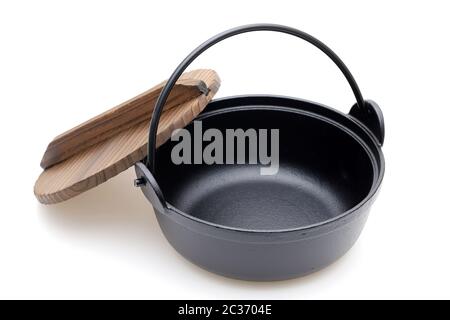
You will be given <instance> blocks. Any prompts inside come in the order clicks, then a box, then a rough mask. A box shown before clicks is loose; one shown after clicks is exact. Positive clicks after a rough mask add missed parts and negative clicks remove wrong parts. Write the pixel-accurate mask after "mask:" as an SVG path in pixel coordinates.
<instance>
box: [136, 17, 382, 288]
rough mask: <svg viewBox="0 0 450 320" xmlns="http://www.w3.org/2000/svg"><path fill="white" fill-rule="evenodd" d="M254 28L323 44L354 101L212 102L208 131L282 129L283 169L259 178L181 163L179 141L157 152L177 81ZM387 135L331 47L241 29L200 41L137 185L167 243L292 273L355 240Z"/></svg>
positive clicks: (329, 258)
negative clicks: (338, 106) (335, 104)
mask: <svg viewBox="0 0 450 320" xmlns="http://www.w3.org/2000/svg"><path fill="white" fill-rule="evenodd" d="M250 31H276V32H282V33H287V34H291V35H293V36H296V37H298V38H301V39H304V40H306V41H308V42H310V43H311V44H313V45H314V46H316V47H317V48H319V49H320V50H321V51H323V52H324V53H325V54H326V55H328V57H330V58H331V59H332V60H333V61H334V62H335V64H336V65H337V66H338V67H339V69H340V70H341V71H342V72H343V74H344V76H345V77H346V79H347V80H348V82H349V84H350V86H351V88H352V90H353V92H354V94H355V97H356V100H357V102H356V104H355V105H354V106H353V107H352V108H351V110H350V113H349V114H344V113H341V112H339V111H336V110H334V109H331V108H328V107H326V106H324V105H321V104H317V103H314V102H309V101H305V100H300V99H293V98H287V97H279V96H267V95H261V96H239V97H227V98H223V99H219V100H215V101H213V102H211V103H210V104H209V105H208V106H207V108H206V109H205V111H203V112H202V113H201V114H200V115H199V116H198V117H197V119H196V120H197V121H202V125H203V128H204V129H207V128H216V129H219V130H220V131H221V132H223V131H224V130H225V129H230V128H231V129H233V128H242V129H247V128H254V129H262V128H263V129H271V128H278V129H279V146H280V154H279V159H280V164H279V171H278V173H277V174H276V175H271V176H262V175H260V172H259V167H260V166H259V165H248V164H247V165H242V164H241V165H237V164H236V165H219V164H215V165H207V164H200V165H194V164H191V165H188V164H181V165H175V164H174V163H173V162H172V161H171V157H170V155H171V150H172V147H173V145H174V142H170V141H169V142H167V143H165V144H164V145H163V146H161V147H160V148H159V149H158V150H157V151H156V148H155V142H156V132H157V127H158V121H159V118H160V116H161V111H162V109H163V106H164V104H165V102H166V99H167V97H168V95H169V93H170V91H171V89H172V87H173V86H174V84H175V82H176V81H177V79H178V78H179V77H180V75H181V74H182V73H183V71H184V70H185V69H186V68H187V67H188V65H189V64H190V63H191V62H192V61H193V60H194V59H195V58H196V57H198V56H199V55H200V54H201V53H202V52H203V51H205V50H206V49H208V48H209V47H211V46H212V45H214V44H216V43H217V42H219V41H221V40H224V39H226V38H228V37H231V36H234V35H237V34H240V33H245V32H250ZM187 130H189V131H191V132H192V131H193V125H192V124H191V125H189V126H188V127H187ZM383 139H384V123H383V116H382V113H381V110H380V109H379V107H378V106H377V105H376V104H375V103H374V102H373V101H365V100H364V99H363V97H362V95H361V93H360V90H359V88H358V86H357V84H356V82H355V80H354V78H353V76H352V75H351V73H350V71H349V70H348V69H347V67H346V66H345V65H344V63H343V62H342V61H341V60H340V59H339V58H338V57H337V56H336V54H335V53H334V52H333V51H331V50H330V49H329V48H328V47H327V46H326V45H325V44H323V43H322V42H320V41H319V40H317V39H315V38H313V37H312V36H310V35H308V34H306V33H304V32H302V31H299V30H296V29H293V28H289V27H285V26H280V25H269V24H256V25H248V26H242V27H238V28H235V29H231V30H229V31H226V32H224V33H222V34H219V35H217V36H215V37H213V38H211V39H210V40H208V41H206V42H205V43H203V44H202V45H200V46H199V47H198V48H197V49H195V50H194V51H193V52H192V53H191V54H190V55H189V56H188V57H187V58H186V59H185V60H184V61H183V62H182V63H181V64H180V65H179V66H178V68H177V69H176V70H175V72H174V73H173V74H172V76H171V77H170V78H169V80H168V82H167V84H166V85H165V87H164V89H163V90H162V92H161V95H160V97H159V99H158V101H157V103H156V106H155V110H154V112H153V117H152V120H151V125H150V132H149V143H148V154H149V157H148V158H147V161H146V162H140V163H138V164H137V165H136V173H137V177H138V179H137V180H136V181H137V184H138V185H139V186H140V187H141V188H142V191H143V192H144V194H145V196H146V197H147V199H148V200H149V201H150V202H151V204H152V205H153V208H154V211H155V213H156V216H157V218H158V221H159V224H160V226H161V229H162V231H163V232H164V234H165V236H166V237H167V239H168V240H169V242H170V243H171V244H172V246H173V247H174V248H175V249H176V250H177V251H178V252H179V253H181V254H182V255H183V256H184V257H186V258H187V259H189V260H190V261H192V262H193V263H195V264H197V265H199V266H201V267H203V268H205V269H207V270H210V271H212V272H215V273H218V274H222V275H225V276H229V277H233V278H239V279H247V280H281V279H288V278H293V277H298V276H302V275H305V274H308V273H311V272H314V271H316V270H319V269H321V268H323V267H325V266H327V265H329V264H330V263H332V262H333V261H335V260H336V259H338V258H339V257H341V256H342V255H343V254H344V253H345V252H346V251H347V250H349V249H350V248H351V246H352V245H353V243H354V242H355V241H356V240H357V238H358V236H359V234H360V232H361V230H362V228H363V226H364V224H365V222H366V219H367V216H368V213H369V209H370V207H371V205H372V203H373V201H374V199H375V196H376V194H377V192H378V190H379V187H380V184H381V181H382V178H383V174H384V159H383V154H382V151H381V146H382V144H383ZM155 159H158V162H156V161H155Z"/></svg>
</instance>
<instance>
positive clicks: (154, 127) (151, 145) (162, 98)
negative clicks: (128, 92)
mask: <svg viewBox="0 0 450 320" xmlns="http://www.w3.org/2000/svg"><path fill="white" fill-rule="evenodd" d="M253 31H275V32H281V33H286V34H290V35H293V36H295V37H298V38H300V39H303V40H305V41H307V42H309V43H311V44H312V45H314V46H315V47H317V48H319V49H320V50H321V51H322V52H323V53H325V54H326V55H327V56H328V57H329V58H330V59H331V60H333V62H334V63H335V64H336V65H337V66H338V68H339V69H340V70H341V72H342V73H343V74H344V76H345V78H346V79H347V81H348V83H349V84H350V87H351V88H352V90H353V94H354V95H355V98H356V107H357V108H358V109H359V111H360V112H364V111H366V110H365V109H366V105H365V103H364V99H363V97H362V94H361V91H360V90H359V87H358V85H357V84H356V81H355V79H354V78H353V76H352V74H351V73H350V70H348V68H347V66H346V65H345V64H344V62H342V60H341V59H340V58H339V57H338V56H337V55H336V54H335V53H334V52H333V51H332V50H331V49H330V48H328V46H326V45H325V44H324V43H322V42H321V41H319V40H318V39H316V38H314V37H313V36H311V35H309V34H307V33H305V32H303V31H300V30H297V29H294V28H291V27H286V26H283V25H277V24H250V25H245V26H240V27H237V28H233V29H230V30H227V31H225V32H222V33H219V34H218V35H216V36H214V37H212V38H211V39H209V40H207V41H205V42H204V43H202V44H201V45H200V46H198V47H197V48H196V49H195V50H194V51H192V52H191V53H190V54H189V55H188V56H187V57H186V58H185V59H184V60H183V61H182V62H181V63H180V65H179V66H178V67H177V68H176V69H175V71H174V72H173V73H172V75H171V76H170V78H169V80H167V83H166V85H165V86H164V88H163V89H162V91H161V93H160V95H159V97H158V100H157V101H156V105H155V108H154V110H153V115H152V119H151V121H150V129H149V132H148V145H147V164H146V165H147V168H148V169H149V170H150V172H151V173H152V174H154V173H155V154H156V134H157V131H158V124H159V119H160V118H161V113H162V110H163V107H164V105H165V103H166V100H167V98H168V96H169V94H170V91H171V90H172V88H173V87H174V85H175V83H176V82H177V80H178V78H179V77H180V76H181V75H182V74H183V72H184V70H186V68H187V67H188V66H189V65H190V64H191V63H192V62H193V61H194V60H195V59H196V58H197V57H198V56H199V55H200V54H202V53H203V52H204V51H206V50H207V49H208V48H210V47H212V46H213V45H215V44H216V43H218V42H220V41H222V40H225V39H227V38H230V37H233V36H235V35H238V34H241V33H247V32H253Z"/></svg>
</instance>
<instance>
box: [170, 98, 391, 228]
mask: <svg viewBox="0 0 450 320" xmlns="http://www.w3.org/2000/svg"><path fill="white" fill-rule="evenodd" d="M232 100H234V102H239V101H240V100H242V101H243V100H254V101H255V102H253V103H249V104H247V103H248V102H246V103H245V104H242V103H241V104H236V105H234V106H226V107H223V106H222V107H220V104H221V103H229V102H230V101H232ZM263 100H266V101H268V100H271V101H277V102H285V103H287V102H289V103H296V105H297V104H298V105H297V107H295V108H294V107H289V106H281V105H275V104H273V103H269V104H261V101H263ZM307 105H309V106H313V109H312V110H307V111H306V110H304V109H303V108H304V107H305V106H307ZM302 107H303V108H302ZM249 109H259V110H262V109H265V110H274V111H275V110H277V111H286V112H293V113H298V114H302V115H305V116H309V117H314V118H316V119H318V120H321V121H324V122H326V123H327V124H328V125H332V126H334V127H336V128H337V129H339V130H342V131H344V132H345V133H346V134H348V135H350V136H351V138H353V139H354V140H356V141H357V142H358V143H359V144H360V145H361V147H362V148H363V149H364V150H365V151H366V153H367V155H368V157H369V159H370V162H371V164H372V168H373V181H372V186H371V189H370V191H369V192H368V194H367V195H366V196H365V197H364V198H363V199H362V200H361V201H360V202H359V203H357V204H356V205H355V206H353V207H352V208H350V209H348V210H346V211H344V212H343V213H341V214H339V215H337V216H335V217H332V218H330V219H327V220H323V221H320V222H317V223H314V224H311V225H306V226H300V227H294V228H285V229H269V230H264V229H261V230H252V229H246V228H238V227H230V226H226V225H221V224H217V223H213V222H210V221H207V220H203V219H200V218H197V217H194V216H192V215H190V214H188V213H186V212H184V211H182V210H180V209H178V208H176V207H175V206H173V205H171V204H170V203H169V202H168V201H165V204H166V208H165V210H168V211H170V212H171V213H174V214H177V215H180V216H181V217H182V218H185V219H188V220H190V221H191V222H193V223H195V224H200V225H203V226H205V227H210V228H214V229H215V230H217V229H220V230H223V231H234V232H239V233H249V234H255V235H256V234H271V235H275V234H286V233H292V232H309V231H313V230H318V229H321V228H322V227H325V228H326V227H329V226H334V225H335V224H336V223H338V222H342V223H345V222H344V221H346V220H347V219H349V218H350V217H351V216H353V213H355V212H357V211H358V210H359V209H361V208H362V207H364V206H365V205H367V204H368V203H369V201H370V200H372V198H374V196H375V195H376V194H377V191H378V190H379V188H380V185H381V183H382V181H383V177H384V172H385V161H384V156H383V152H382V149H381V144H380V143H379V142H378V141H377V139H376V137H375V136H374V134H373V133H372V132H371V131H370V130H369V129H368V128H367V127H366V126H365V125H364V124H362V123H361V122H360V121H358V120H357V119H356V118H354V117H352V116H349V115H348V114H345V113H344V112H341V111H339V110H336V109H334V108H331V107H328V106H326V105H324V104H321V103H317V102H313V101H309V100H305V99H300V98H295V97H289V96H282V95H261V94H252V95H235V96H228V97H222V98H218V99H214V100H213V101H211V102H210V104H209V105H208V106H207V108H206V109H205V110H204V111H203V112H202V113H200V114H199V115H198V116H197V118H196V119H194V120H197V119H203V118H206V117H211V116H214V115H217V114H221V113H227V112H235V111H240V110H249ZM287 109H289V110H287ZM324 112H325V113H330V114H331V115H333V116H335V117H336V119H331V118H330V117H329V116H325V115H323V114H320V113H324ZM339 120H340V121H339ZM344 121H346V122H348V121H350V122H348V123H350V124H351V125H354V126H356V127H357V128H358V129H362V131H363V132H364V134H365V135H366V139H363V138H362V137H361V136H360V135H359V134H357V133H356V132H354V130H352V129H351V128H349V127H348V125H345V124H343V123H342V122H344ZM364 140H369V141H370V143H371V146H369V145H368V143H366V142H365V141H364ZM376 157H378V158H379V159H378V161H377V159H376ZM169 216H171V217H173V216H172V215H171V214H169Z"/></svg>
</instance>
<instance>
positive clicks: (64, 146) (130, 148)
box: [34, 70, 220, 204]
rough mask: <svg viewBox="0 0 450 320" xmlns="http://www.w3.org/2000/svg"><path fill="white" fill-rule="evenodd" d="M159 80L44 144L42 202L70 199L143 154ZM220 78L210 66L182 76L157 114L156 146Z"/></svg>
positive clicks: (38, 190) (201, 104)
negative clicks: (133, 96)
mask: <svg viewBox="0 0 450 320" xmlns="http://www.w3.org/2000/svg"><path fill="white" fill-rule="evenodd" d="M163 85H164V83H161V84H159V85H157V86H155V87H154V88H152V89H150V90H148V91H146V92H144V93H143V94H141V95H139V96H137V97H135V98H133V99H131V100H129V101H127V102H124V103H122V104H121V105H119V106H117V107H115V108H112V109H110V110H108V111H106V112H104V113H102V114H101V115H99V116H96V117H94V118H92V119H91V120H89V121H87V122H85V123H83V124H81V125H79V126H77V127H75V128H73V129H71V130H69V131H67V132H65V133H63V134H61V135H59V136H57V137H56V138H55V139H54V140H53V141H52V142H51V143H50V144H49V146H48V148H47V150H46V152H45V154H44V157H43V159H42V161H41V166H42V167H43V168H45V170H44V171H43V172H42V173H41V175H40V176H39V178H38V180H37V181H36V184H35V186H34V194H35V195H36V197H37V199H38V200H39V201H40V202H41V203H44V204H53V203H58V202H61V201H65V200H68V199H70V198H73V197H75V196H77V195H79V194H80V193H82V192H84V191H87V190H89V189H91V188H93V187H96V186H98V185H99V184H101V183H103V182H105V181H106V180H108V179H110V178H112V177H114V176H115V175H117V174H119V173H120V172H122V171H124V170H126V169H128V168H129V167H131V166H132V165H134V164H135V163H136V162H138V161H140V160H142V159H144V158H145V157H146V156H147V154H146V153H147V149H146V148H147V138H148V127H149V119H150V117H151V113H152V111H153V107H154V105H155V102H156V99H157V98H158V96H159V93H160V91H161V89H162V87H163ZM219 86H220V78H219V77H218V75H217V73H216V72H215V71H213V70H194V71H191V72H188V73H185V74H183V76H182V77H181V78H180V80H179V81H178V82H177V85H176V86H175V87H174V90H173V92H172V93H171V95H170V97H169V99H168V102H167V104H166V106H165V108H164V112H163V114H162V116H161V121H160V124H159V127H158V136H157V145H158V146H159V145H161V144H163V143H164V142H165V141H167V140H168V139H169V138H170V135H171V134H172V132H173V130H175V129H178V128H183V127H185V126H186V125H187V124H189V123H190V122H191V121H192V120H193V119H194V118H195V117H196V116H197V115H198V114H199V113H200V112H201V111H202V110H203V109H204V108H205V107H206V105H207V104H208V103H209V102H210V101H211V99H212V97H213V96H214V95H215V93H216V92H217V91H218V89H219Z"/></svg>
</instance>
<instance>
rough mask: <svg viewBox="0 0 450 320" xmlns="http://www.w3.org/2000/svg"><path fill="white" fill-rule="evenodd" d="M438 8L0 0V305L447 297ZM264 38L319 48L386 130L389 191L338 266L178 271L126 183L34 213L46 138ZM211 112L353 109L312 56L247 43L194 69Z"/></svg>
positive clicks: (445, 46) (319, 57) (446, 112)
mask: <svg viewBox="0 0 450 320" xmlns="http://www.w3.org/2000/svg"><path fill="white" fill-rule="evenodd" d="M449 12H450V8H449V5H448V1H372V2H370V3H369V2H368V1H364V2H363V1H308V2H302V1H298V0H297V1H292V2H283V1H262V0H259V1H255V2H250V1H237V2H233V1H211V0H210V1H198V2H197V1H194V0H192V1H179V2H175V1H129V0H127V1H121V2H119V1H72V2H70V3H69V2H68V1H20V0H16V1H2V2H0V108H1V109H0V110H1V124H0V130H1V132H0V133H1V134H0V137H1V138H0V139H1V148H2V149H1V150H2V151H1V156H0V161H1V165H0V170H1V176H0V178H1V179H0V195H1V201H0V298H180V299H183V298H211V299H215V298H236V299H237V298H247V299H249V298H250V299H258V298H266V299H271V298H286V299H291V298H292V299H313V298H450V288H449V287H450V248H449V246H450V209H449V198H450V195H449V193H450V183H449V181H450V173H449V163H450V155H449V149H450V143H449V141H448V140H449V137H450V125H449V117H450V105H449V89H450V88H449V87H450V86H449V85H450V62H449V61H450V40H449V39H450V35H449V33H450V19H449ZM254 22H272V23H281V24H285V25H289V26H292V27H296V28H299V29H301V30H304V31H306V32H308V33H311V34H312V35H314V36H316V37H318V38H319V39H321V40H322V41H324V42H325V43H326V44H328V45H329V46H330V47H331V48H332V49H333V50H334V51H335V52H336V53H337V54H338V55H340V57H341V58H342V59H343V60H344V62H345V63H346V64H347V65H348V67H349V68H350V70H351V71H352V72H353V74H354V76H355V78H356V80H357V81H358V83H359V85H360V87H361V90H362V92H363V94H364V96H365V97H366V98H371V99H374V100H376V101H377V102H378V103H379V104H380V106H381V108H382V109H383V111H384V115H385V119H386V140H385V146H384V153H385V157H386V175H385V179H384V183H383V186H382V189H381V192H380V196H379V198H378V199H377V201H376V202H375V204H374V206H373V210H372V212H371V215H370V217H369V220H368V222H367V225H366V228H365V229H364V231H363V233H362V235H361V237H360V239H359V240H358V242H357V243H356V244H355V246H354V247H353V249H352V250H351V251H350V252H348V254H347V255H345V256H344V257H343V258H342V259H340V260H339V261H338V262H336V263H334V264H333V265H332V266H330V267H328V268H326V269H325V270H323V271H320V272H318V273H316V274H313V275H311V276H308V277H305V278H301V279H297V280H290V281H282V282H273V283H252V282H245V281H237V280H230V279H227V278H223V277H220V276H216V275H214V274H211V273H208V272H206V271H203V270H202V269H200V268H198V267H196V266H194V265H192V264H190V263H189V262H187V261H186V260H185V259H183V258H182V257H180V256H179V255H178V254H177V253H176V252H175V251H174V250H173V249H172V248H171V247H170V246H169V244H168V243H167V241H166V240H165V239H164V237H163V236H162V234H161V232H160V230H159V227H158V225H157V222H156V220H155V217H154V214H153V212H152V209H151V207H150V205H149V203H148V202H147V201H146V200H145V199H144V197H143V195H142V194H141V192H140V191H139V190H138V189H135V188H133V187H132V180H133V172H132V171H131V170H129V171H127V172H125V173H123V174H121V175H120V176H118V177H116V178H114V179H112V180H111V181H109V182H107V183H105V184H104V185H102V186H100V187H98V188H96V189H94V190H91V191H89V192H87V193H85V194H83V195H81V196H79V197H77V198H75V199H72V200H70V201H67V202H65V203H62V204H59V205H54V206H43V205H40V204H39V203H38V202H37V200H36V199H35V198H34V195H33V184H34V181H35V179H36V178H37V177H38V175H39V173H40V167H39V162H40V159H41V156H42V154H43V152H44V150H45V148H46V146H47V144H48V142H50V140H51V139H52V138H53V137H54V136H55V135H57V134H58V133H61V132H63V131H65V130H66V129H69V128H71V127H72V126H74V125H76V124H78V123H80V122H82V121H84V120H86V119H88V118H90V117H91V116H93V115H96V114H98V113H100V112H102V111H104V110H105V109H107V108H109V107H112V106H114V105H116V104H118V103H120V102H122V101H124V100H126V99H128V98H130V97H133V96H134V95H136V94H138V93H140V92H142V91H144V90H146V89H148V88H149V87H151V86H153V85H154V84H156V83H158V82H160V81H161V80H163V79H165V78H167V77H168V76H169V75H170V73H171V72H172V71H173V69H174V68H175V67H176V65H177V64H178V63H179V62H180V61H181V60H182V59H183V58H184V57H185V56H186V55H187V54H188V53H189V52H190V51H191V50H192V49H193V48H194V47H195V46H197V45H198V44H200V43H201V42H202V41H204V40H206V39H207V38H209V37H210V36H212V35H214V34H216V33H218V32H221V31H223V30H225V29H228V28H230V27H234V26H237V25H241V24H247V23H254ZM196 67H207V68H214V69H215V70H216V71H218V73H219V74H220V76H221V78H222V87H221V89H220V91H219V94H218V95H217V96H227V95H231V94H244V93H278V94H286V95H291V96H297V97H301V98H306V99H310V100H314V101H318V102H322V103H325V104H328V105H330V106H333V107H335V108H337V109H339V110H341V111H348V110H349V108H350V106H351V105H352V104H353V103H354V98H353V96H352V94H351V90H350V88H349V87H348V85H347V84H346V83H345V79H344V78H343V76H342V75H341V74H340V73H339V71H338V69H337V68H336V67H335V66H334V65H333V64H332V62H331V61H329V60H328V59H327V58H326V57H325V56H324V55H323V54H322V53H321V52H320V51H318V50H317V49H315V48H314V47H312V46H311V45H309V44H306V43H303V42H302V41H300V40H298V39H295V38H293V37H289V36H286V35H280V34H272V33H265V32H264V33H256V34H247V35H243V36H240V37H236V38H233V39H230V40H228V41H226V42H224V43H222V44H220V45H218V46H216V47H214V48H212V49H211V50H210V51H208V52H207V53H206V54H205V55H204V56H202V57H201V58H200V59H199V60H198V61H197V62H196V63H195V64H194V65H193V68H196Z"/></svg>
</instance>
